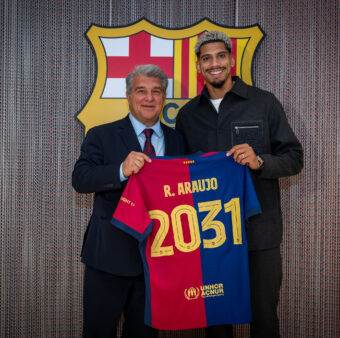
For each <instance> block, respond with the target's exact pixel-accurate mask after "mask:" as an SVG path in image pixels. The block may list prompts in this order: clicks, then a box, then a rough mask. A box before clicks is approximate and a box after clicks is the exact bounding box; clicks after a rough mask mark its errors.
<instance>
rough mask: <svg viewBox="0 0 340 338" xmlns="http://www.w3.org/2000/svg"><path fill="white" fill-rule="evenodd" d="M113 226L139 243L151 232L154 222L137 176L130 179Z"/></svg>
mask: <svg viewBox="0 0 340 338" xmlns="http://www.w3.org/2000/svg"><path fill="white" fill-rule="evenodd" d="M111 224H113V225H114V226H116V227H117V228H119V229H120V230H122V231H124V232H126V233H128V234H130V235H131V236H133V237H134V238H136V239H137V240H138V241H142V240H143V239H144V238H145V237H147V236H148V234H149V233H150V232H151V228H152V227H151V225H152V221H151V219H150V217H149V213H148V210H147V209H146V206H145V203H144V199H143V195H142V191H141V189H140V183H139V181H138V178H137V176H136V175H132V176H131V177H130V179H129V181H128V183H127V185H126V187H125V190H124V192H123V194H122V196H121V198H120V201H119V203H118V205H117V208H116V210H115V212H114V214H113V217H112V219H111Z"/></svg>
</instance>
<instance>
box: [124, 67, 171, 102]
mask: <svg viewBox="0 0 340 338" xmlns="http://www.w3.org/2000/svg"><path fill="white" fill-rule="evenodd" d="M137 75H144V76H146V77H157V78H159V79H161V80H162V90H163V93H164V95H165V96H166V89H167V88H168V78H167V76H166V75H165V73H164V72H163V71H162V69H160V68H159V67H158V66H156V65H140V66H136V67H135V69H134V70H133V71H132V72H131V73H130V74H128V76H127V77H126V79H125V82H126V92H127V94H128V95H131V91H132V85H133V80H134V78H135V77H136V76H137Z"/></svg>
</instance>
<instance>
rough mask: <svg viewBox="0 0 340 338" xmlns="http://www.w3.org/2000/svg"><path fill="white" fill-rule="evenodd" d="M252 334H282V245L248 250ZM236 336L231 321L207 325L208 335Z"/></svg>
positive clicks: (263, 337) (254, 337) (263, 336)
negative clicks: (278, 312) (219, 324)
mask: <svg viewBox="0 0 340 338" xmlns="http://www.w3.org/2000/svg"><path fill="white" fill-rule="evenodd" d="M249 275H250V295H251V309H252V318H253V319H252V322H251V323H250V336H251V337H252V338H257V337H258V338H260V337H261V338H269V337H275V338H276V337H280V331H279V320H278V317H277V306H278V302H279V292H280V287H281V281H282V261H281V255H280V248H279V247H277V248H273V249H268V250H259V251H249ZM222 337H223V338H226V337H233V330H232V326H231V325H221V326H212V327H208V328H207V329H206V338H222Z"/></svg>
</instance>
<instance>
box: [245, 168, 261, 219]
mask: <svg viewBox="0 0 340 338" xmlns="http://www.w3.org/2000/svg"><path fill="white" fill-rule="evenodd" d="M244 169H245V174H244V189H245V191H244V215H245V219H246V220H248V218H249V217H251V216H254V215H257V214H260V213H262V210H261V206H260V203H259V200H258V198H257V195H256V191H255V188H254V184H253V180H252V178H251V176H250V173H249V169H248V168H247V167H245V168H244Z"/></svg>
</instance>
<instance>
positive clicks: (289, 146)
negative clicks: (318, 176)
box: [176, 77, 303, 250]
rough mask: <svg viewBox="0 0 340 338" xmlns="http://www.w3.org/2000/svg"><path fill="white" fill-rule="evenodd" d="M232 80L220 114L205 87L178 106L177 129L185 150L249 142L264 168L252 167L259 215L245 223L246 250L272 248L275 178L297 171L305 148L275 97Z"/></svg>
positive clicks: (277, 214)
mask: <svg viewBox="0 0 340 338" xmlns="http://www.w3.org/2000/svg"><path fill="white" fill-rule="evenodd" d="M233 80H234V81H235V84H234V86H233V87H232V89H231V91H230V92H228V93H227V94H226V95H225V96H224V98H223V100H222V102H221V104H220V107H219V112H218V113H217V112H216V110H215V108H214V106H213V105H212V103H211V102H210V100H209V93H208V91H207V88H206V87H204V89H203V91H202V93H201V94H200V95H199V96H197V97H195V98H194V99H192V100H191V101H189V102H188V103H187V104H186V105H184V106H183V107H182V108H181V109H180V111H179V113H178V115H177V120H176V129H177V130H178V131H180V132H181V133H182V134H183V136H184V138H185V141H186V143H187V147H188V150H189V153H194V152H196V151H203V152H209V151H227V150H229V149H231V148H232V147H233V146H234V145H237V144H242V143H248V144H249V145H250V146H252V147H253V149H254V150H255V153H257V154H259V155H260V156H261V157H262V158H263V159H264V168H263V169H262V170H258V171H256V170H251V175H252V178H253V182H254V186H255V189H256V192H257V196H258V198H259V201H260V204H261V208H262V214H261V215H258V216H254V217H253V218H252V219H251V220H250V221H249V224H248V230H247V239H248V248H249V250H260V249H267V248H272V247H276V246H278V245H279V244H280V242H281V239H282V217H281V208H280V190H279V184H278V178H279V177H284V176H290V175H295V174H297V173H299V172H300V171H301V169H302V167H303V151H302V147H301V144H300V142H299V141H298V140H297V138H296V136H295V135H294V133H293V131H292V129H291V127H290V126H289V124H288V121H287V118H286V115H285V113H284V110H283V108H282V106H281V104H280V102H279V101H278V100H277V99H276V98H275V96H274V95H273V94H271V93H269V92H266V91H264V90H261V89H258V88H256V87H252V86H248V85H246V84H245V83H244V82H243V81H241V80H240V79H239V78H237V77H234V78H233Z"/></svg>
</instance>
